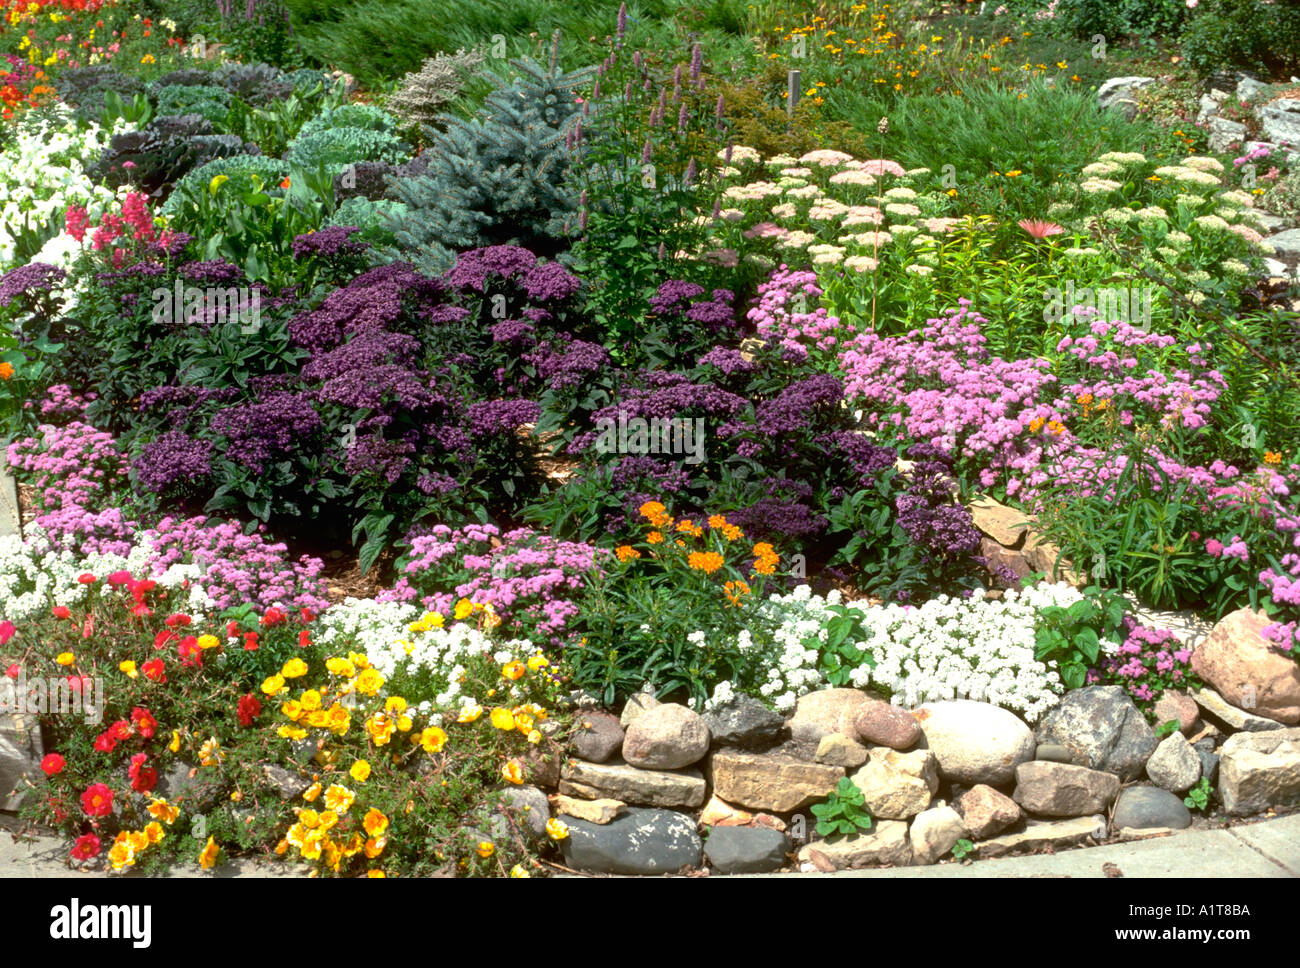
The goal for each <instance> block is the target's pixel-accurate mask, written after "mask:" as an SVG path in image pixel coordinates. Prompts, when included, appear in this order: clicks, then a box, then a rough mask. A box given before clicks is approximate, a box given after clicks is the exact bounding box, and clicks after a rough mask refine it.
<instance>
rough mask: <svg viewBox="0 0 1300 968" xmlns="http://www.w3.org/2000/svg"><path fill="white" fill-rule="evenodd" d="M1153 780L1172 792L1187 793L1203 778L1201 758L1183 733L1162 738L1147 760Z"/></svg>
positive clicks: (1148, 769) (1148, 771)
mask: <svg viewBox="0 0 1300 968" xmlns="http://www.w3.org/2000/svg"><path fill="white" fill-rule="evenodd" d="M1147 776H1149V777H1151V782H1152V783H1154V784H1155V785H1156V786H1158V787H1160V788H1161V789H1162V790H1168V791H1169V792H1170V793H1186V792H1187V791H1188V790H1190V789H1191V788H1192V787H1194V786H1195V785H1196V781H1197V780H1199V779H1200V778H1201V758H1200V757H1199V756H1197V755H1196V750H1194V749H1192V744H1191V743H1189V742H1187V737H1186V736H1184V735H1183V734H1182V733H1174V734H1172V735H1170V736H1167V737H1165V738H1164V739H1163V740H1161V742H1160V745H1159V746H1157V747H1156V751H1155V752H1154V753H1152V754H1151V758H1150V759H1149V760H1147Z"/></svg>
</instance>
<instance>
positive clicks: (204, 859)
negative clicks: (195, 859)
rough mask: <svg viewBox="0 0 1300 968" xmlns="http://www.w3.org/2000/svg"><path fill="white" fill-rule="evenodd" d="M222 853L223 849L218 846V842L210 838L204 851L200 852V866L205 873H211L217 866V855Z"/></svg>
mask: <svg viewBox="0 0 1300 968" xmlns="http://www.w3.org/2000/svg"><path fill="white" fill-rule="evenodd" d="M219 853H221V848H220V847H218V846H217V842H216V840H214V839H213V838H212V837H209V838H208V842H207V843H206V844H204V846H203V850H202V851H200V852H199V866H200V867H202V868H203V869H204V870H205V871H210V870H212V868H214V867H216V866H217V855H218V854H219Z"/></svg>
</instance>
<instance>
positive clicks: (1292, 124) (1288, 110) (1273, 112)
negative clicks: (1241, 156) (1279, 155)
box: [1255, 97, 1300, 146]
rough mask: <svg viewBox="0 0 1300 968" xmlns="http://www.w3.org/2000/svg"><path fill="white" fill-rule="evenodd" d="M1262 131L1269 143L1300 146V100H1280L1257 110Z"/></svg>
mask: <svg viewBox="0 0 1300 968" xmlns="http://www.w3.org/2000/svg"><path fill="white" fill-rule="evenodd" d="M1255 113H1256V115H1257V116H1258V117H1259V124H1260V129H1261V130H1262V132H1263V135H1264V137H1265V138H1267V139H1268V140H1269V141H1276V142H1285V143H1286V144H1288V145H1292V146H1294V145H1300V100H1297V99H1296V98H1285V97H1284V98H1280V99H1279V100H1277V101H1274V102H1273V103H1272V104H1266V105H1264V106H1263V107H1261V108H1259V109H1257V110H1256V112H1255Z"/></svg>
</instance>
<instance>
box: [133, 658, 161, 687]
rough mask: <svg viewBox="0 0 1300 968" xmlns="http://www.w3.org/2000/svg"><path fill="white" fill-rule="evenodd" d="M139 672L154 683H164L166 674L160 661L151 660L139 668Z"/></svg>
mask: <svg viewBox="0 0 1300 968" xmlns="http://www.w3.org/2000/svg"><path fill="white" fill-rule="evenodd" d="M140 671H141V672H143V673H144V674H145V676H146V677H148V678H150V679H152V680H153V681H154V682H166V681H167V673H166V671H165V668H164V666H163V660H162V659H152V660H150V661H149V662H146V663H145V664H144V665H142V666H141V667H140Z"/></svg>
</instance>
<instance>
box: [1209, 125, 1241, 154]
mask: <svg viewBox="0 0 1300 968" xmlns="http://www.w3.org/2000/svg"><path fill="white" fill-rule="evenodd" d="M1245 137H1246V126H1245V125H1244V124H1242V123H1241V122H1239V121H1230V120H1228V119H1227V118H1220V117H1213V118H1210V150H1211V151H1218V152H1226V151H1227V150H1228V149H1229V148H1231V147H1232V146H1233V145H1235V144H1238V143H1240V142H1241V141H1243V140H1244V139H1245Z"/></svg>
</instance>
